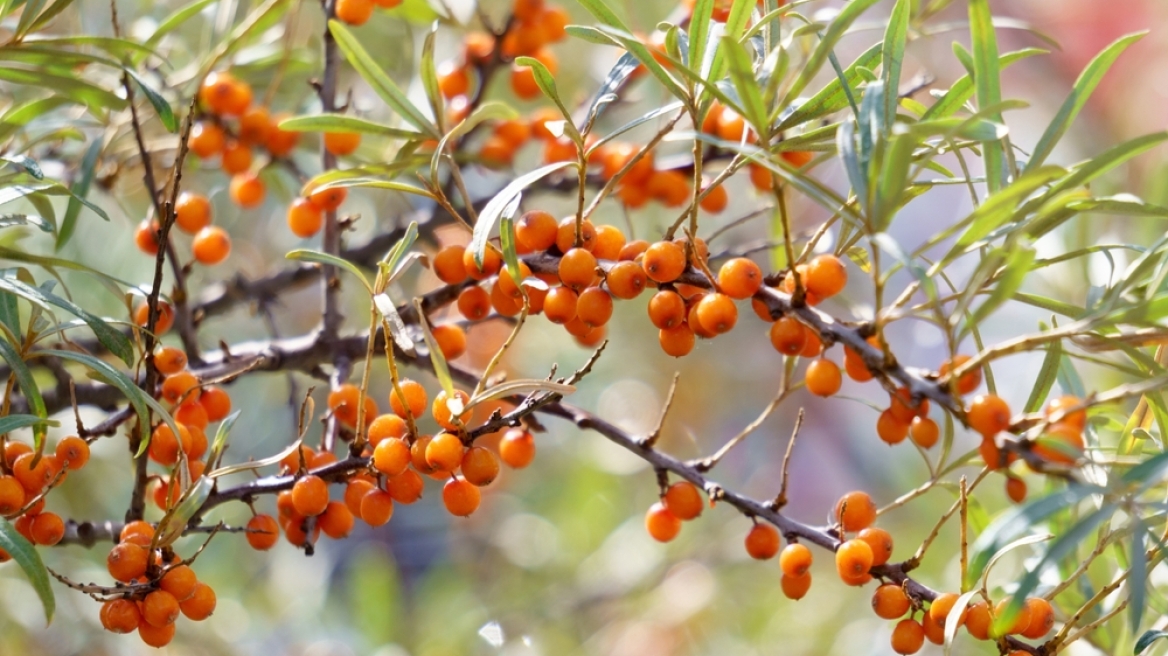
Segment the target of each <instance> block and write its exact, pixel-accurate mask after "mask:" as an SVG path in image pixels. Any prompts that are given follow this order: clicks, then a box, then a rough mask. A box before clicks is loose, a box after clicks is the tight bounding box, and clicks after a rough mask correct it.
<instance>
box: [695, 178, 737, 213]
mask: <svg viewBox="0 0 1168 656" xmlns="http://www.w3.org/2000/svg"><path fill="white" fill-rule="evenodd" d="M703 193H705V194H706V195H705V196H703V197H702V199H701V200H700V201H698V206H699V207H701V208H702V209H703V210H705V211H707V212H709V213H711V214H718V213H721V212H722V211H724V210H725V209H726V206H727V205H729V204H730V195H729V194H728V193H726V187H725V186H724V185H718V186H716V187H714V188H712V189H710V190H709V191H705V189H704V188H703Z"/></svg>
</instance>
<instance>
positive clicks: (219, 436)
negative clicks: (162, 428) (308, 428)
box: [207, 410, 299, 467]
mask: <svg viewBox="0 0 1168 656" xmlns="http://www.w3.org/2000/svg"><path fill="white" fill-rule="evenodd" d="M241 413H242V410H236V411H235V412H233V413H231V414H229V415H227V417H226V418H225V419H224V420H223V421H221V422H219V428H217V429H216V430H215V439H213V440H211V450H210V452H209V453H210V455H208V456H207V464H209V465H210V466H212V467H215V466H216V465H218V463H219V457H220V456H221V455H222V454H223V450H224V449H226V448H227V437H228V436H229V435H230V434H231V429H232V428H233V427H234V426H235V422H236V420H238V419H239V415H240V414H241ZM297 442H299V440H297Z"/></svg>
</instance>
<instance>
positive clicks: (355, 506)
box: [345, 446, 410, 517]
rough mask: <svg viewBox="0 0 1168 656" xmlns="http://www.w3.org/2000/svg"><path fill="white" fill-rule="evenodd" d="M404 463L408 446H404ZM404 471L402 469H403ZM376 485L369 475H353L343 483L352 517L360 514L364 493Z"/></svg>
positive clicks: (407, 456) (407, 454) (407, 453)
mask: <svg viewBox="0 0 1168 656" xmlns="http://www.w3.org/2000/svg"><path fill="white" fill-rule="evenodd" d="M405 462H406V465H407V466H408V465H409V462H410V460H409V447H408V446H407V447H406V460H405ZM403 471H404V470H403ZM375 489H377V486H376V485H375V484H374V483H373V481H372V479H371V478H370V477H367V476H365V475H361V476H354V477H353V478H351V479H349V483H348V484H347V485H345V505H346V506H347V507H348V508H349V512H351V513H353V516H354V517H360V516H361V500H362V499H363V498H364V497H365V495H366V494H369V493H370V492H372V491H373V490H375Z"/></svg>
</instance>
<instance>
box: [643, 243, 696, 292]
mask: <svg viewBox="0 0 1168 656" xmlns="http://www.w3.org/2000/svg"><path fill="white" fill-rule="evenodd" d="M641 266H643V267H644V268H645V275H647V276H649V278H651V279H653V280H654V281H656V282H673V281H674V280H677V279H678V278H680V277H681V274H682V273H683V272H684V271H685V267H686V261H685V249H684V248H683V247H682V246H681V245H680V244H678V243H677V242H671V241H659V242H657V243H656V244H653V245H652V246H650V247H649V248H648V249H646V250H645V256H644V259H643V260H642V261H641Z"/></svg>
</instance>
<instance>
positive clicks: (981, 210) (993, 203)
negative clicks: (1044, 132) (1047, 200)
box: [954, 166, 1065, 250]
mask: <svg viewBox="0 0 1168 656" xmlns="http://www.w3.org/2000/svg"><path fill="white" fill-rule="evenodd" d="M1063 173H1065V171H1064V170H1063V169H1061V168H1059V167H1056V166H1044V167H1042V168H1039V169H1035V170H1033V171H1028V172H1026V173H1024V174H1022V176H1021V177H1019V178H1018V180H1017V181H1015V182H1014V183H1013V184H1011V185H1010V186H1009V187H1007V188H1005V189H1003V190H1001V191H1000V192H998V193H995V194H993V195H991V196H990V197H989V198H987V199H986V200H985V202H984V203H982V204H981V205H980V206H978V208H977V209H976V210H974V211H973V212H972V213H971V214H970V215H969V217H968V218H967V219H966V220H964V221H962V222H961V223H968V224H969V227H968V228H966V230H965V232H964V233H962V235H961V237H960V238H958V240H957V244H956V245H955V247H954V249H955V250H964V249H965V248H968V247H969V246H971V245H972V244H974V243H976V242H977V241H979V240H981V239H982V238H983V237H985V236H986V235H988V234H990V233H991V232H993V231H994V230H996V229H998V228H999V227H1000V226H1002V225H1004V224H1005V223H1006V222H1008V221H1010V220H1011V218H1012V217H1014V216H1017V215H1019V214H1022V212H1016V211H1015V210H1016V208H1017V207H1018V204H1019V203H1021V202H1022V201H1024V200H1026V199H1027V198H1028V197H1029V196H1030V194H1032V193H1034V192H1035V191H1037V190H1038V189H1039V188H1040V187H1042V186H1044V185H1046V184H1047V183H1049V182H1050V181H1051V180H1054V179H1055V178H1057V177H1059V176H1060V175H1062V174H1063ZM1023 211H1024V210H1023Z"/></svg>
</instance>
